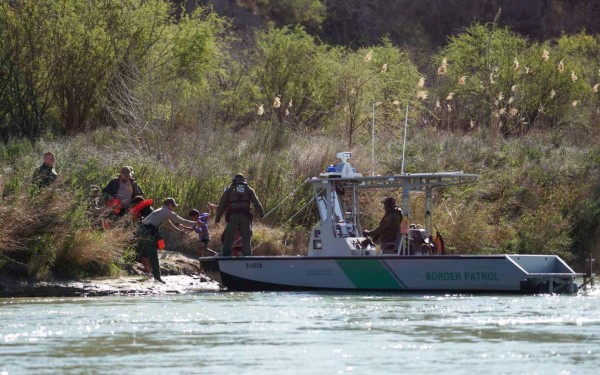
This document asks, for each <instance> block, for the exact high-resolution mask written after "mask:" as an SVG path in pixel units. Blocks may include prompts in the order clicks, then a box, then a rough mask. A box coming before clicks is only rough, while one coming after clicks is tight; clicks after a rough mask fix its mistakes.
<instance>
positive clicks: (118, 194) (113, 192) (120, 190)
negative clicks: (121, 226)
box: [102, 166, 144, 216]
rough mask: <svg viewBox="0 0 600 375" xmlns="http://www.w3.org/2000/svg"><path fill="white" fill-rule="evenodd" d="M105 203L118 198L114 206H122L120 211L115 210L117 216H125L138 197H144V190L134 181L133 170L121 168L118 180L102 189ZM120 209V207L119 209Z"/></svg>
mask: <svg viewBox="0 0 600 375" xmlns="http://www.w3.org/2000/svg"><path fill="white" fill-rule="evenodd" d="M102 193H103V195H104V198H103V200H104V202H105V203H106V202H109V201H110V200H111V199H114V198H116V199H117V201H115V203H114V205H120V206H121V207H120V209H115V212H114V214H115V216H123V215H125V213H126V212H127V210H128V209H129V207H131V201H132V200H133V198H135V197H137V196H138V195H141V196H143V195H144V192H143V190H142V188H141V187H140V186H139V185H138V184H137V182H136V181H135V180H134V179H133V168H131V167H129V166H124V167H121V172H120V173H119V176H117V178H114V179H112V180H110V181H109V182H108V184H107V185H106V187H105V188H104V189H102ZM117 208H119V207H117Z"/></svg>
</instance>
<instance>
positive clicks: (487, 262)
mask: <svg viewBox="0 0 600 375" xmlns="http://www.w3.org/2000/svg"><path fill="white" fill-rule="evenodd" d="M351 156H352V155H351V153H349V152H342V153H338V154H337V157H338V158H339V159H340V160H341V161H340V162H339V163H338V164H336V165H335V166H333V165H332V166H330V167H328V169H327V171H326V172H324V173H321V174H320V175H319V177H313V178H311V179H309V180H307V182H308V183H310V184H312V187H313V191H314V199H315V202H316V205H317V207H318V211H319V216H320V220H319V222H318V223H316V224H315V225H314V227H313V228H312V230H311V234H310V245H309V251H308V255H306V256H247V257H222V256H215V257H204V258H200V263H201V266H202V269H203V270H204V272H205V274H206V275H207V276H208V277H210V278H211V279H213V280H214V281H217V282H218V283H220V284H221V285H222V286H223V287H225V288H227V290H231V291H267V290H286V291H292V290H336V291H387V292H446V293H523V294H537V293H576V292H577V290H578V286H577V284H576V283H575V278H576V277H581V276H583V274H580V273H576V272H574V271H573V270H572V269H571V268H570V267H569V266H568V265H567V264H566V263H565V262H564V261H563V260H562V259H561V258H560V257H558V256H556V255H514V254H504V255H441V254H440V252H439V251H438V252H433V253H431V252H430V251H424V249H425V250H426V249H430V248H431V244H429V243H428V242H429V241H428V239H431V236H430V235H431V234H432V228H431V222H430V216H431V215H430V214H429V213H430V212H431V198H432V191H433V189H436V188H446V187H451V186H460V185H467V184H474V183H475V182H476V181H477V179H478V177H479V176H478V175H476V174H469V173H463V172H439V173H405V174H400V175H392V176H373V177H371V176H363V175H362V174H360V173H357V172H356V170H355V168H353V167H352V165H351V164H350V163H349V162H348V159H349V158H350V157H351ZM390 188H394V189H400V190H401V191H402V212H403V213H404V220H403V221H404V224H406V221H405V220H408V219H407V218H410V217H411V216H410V199H409V198H410V194H411V192H421V193H424V198H425V212H426V213H427V214H426V215H425V228H420V227H418V226H410V227H408V228H409V229H408V230H407V229H406V227H407V226H406V225H405V226H404V228H403V229H404V230H401V229H400V228H399V233H398V235H397V238H398V239H399V240H397V241H396V243H395V244H394V246H393V247H392V249H391V251H390V250H387V251H384V252H383V253H382V252H381V251H378V250H377V249H376V247H375V245H374V244H373V243H372V242H371V241H370V240H369V239H368V238H367V237H366V236H364V235H363V230H362V228H361V225H360V205H359V199H358V193H359V191H361V190H362V189H390Z"/></svg>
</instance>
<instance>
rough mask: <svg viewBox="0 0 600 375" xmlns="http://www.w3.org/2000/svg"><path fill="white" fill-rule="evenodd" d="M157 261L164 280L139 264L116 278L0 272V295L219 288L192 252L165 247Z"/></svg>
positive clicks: (176, 291)
mask: <svg viewBox="0 0 600 375" xmlns="http://www.w3.org/2000/svg"><path fill="white" fill-rule="evenodd" d="M160 265H161V271H162V274H163V280H164V281H165V284H162V283H159V282H156V281H154V279H152V278H147V277H146V276H144V274H143V270H142V267H141V265H136V266H135V267H134V269H133V270H130V272H131V273H132V275H127V276H120V277H115V278H101V279H82V280H52V281H39V282H31V281H22V280H14V279H10V278H6V277H3V276H0V298H7V297H80V296H114V295H156V294H183V293H193V292H197V291H210V290H214V291H218V290H219V285H218V284H216V283H214V282H212V281H211V280H210V279H208V278H207V277H206V276H204V274H203V273H202V271H201V269H200V265H199V263H198V261H197V260H196V259H194V258H193V257H191V256H188V255H186V254H183V253H179V252H176V251H165V252H163V253H162V254H161V255H160Z"/></svg>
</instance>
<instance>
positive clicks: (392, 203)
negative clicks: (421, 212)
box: [381, 197, 396, 207]
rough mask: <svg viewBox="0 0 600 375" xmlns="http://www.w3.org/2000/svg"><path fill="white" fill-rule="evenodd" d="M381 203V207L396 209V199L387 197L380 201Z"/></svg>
mask: <svg viewBox="0 0 600 375" xmlns="http://www.w3.org/2000/svg"><path fill="white" fill-rule="evenodd" d="M381 203H383V205H384V206H386V207H396V199H394V198H393V197H387V198H385V199H384V200H382V201H381Z"/></svg>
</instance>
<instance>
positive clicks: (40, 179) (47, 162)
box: [33, 152, 58, 188]
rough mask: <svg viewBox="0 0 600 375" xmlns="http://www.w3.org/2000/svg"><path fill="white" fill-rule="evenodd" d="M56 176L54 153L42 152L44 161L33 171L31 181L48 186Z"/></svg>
mask: <svg viewBox="0 0 600 375" xmlns="http://www.w3.org/2000/svg"><path fill="white" fill-rule="evenodd" d="M57 178H58V173H56V170H55V169H54V154H53V153H51V152H46V153H45V154H44V163H43V164H42V165H40V166H39V167H38V168H37V169H36V170H35V172H33V183H34V184H36V185H37V186H39V187H40V188H44V187H47V186H50V185H51V184H52V183H53V182H54V181H56V179H57Z"/></svg>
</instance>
